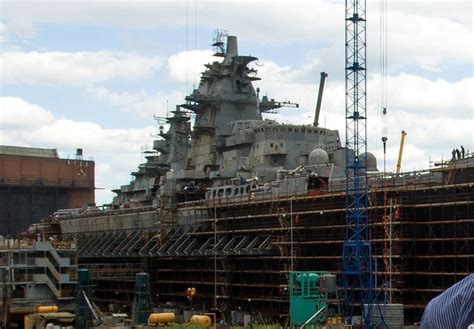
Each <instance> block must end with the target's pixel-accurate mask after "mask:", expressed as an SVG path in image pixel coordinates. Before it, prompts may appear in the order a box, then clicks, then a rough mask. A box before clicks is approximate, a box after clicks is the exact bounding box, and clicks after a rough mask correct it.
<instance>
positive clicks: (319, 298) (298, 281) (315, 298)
mask: <svg viewBox="0 0 474 329" xmlns="http://www.w3.org/2000/svg"><path fill="white" fill-rule="evenodd" d="M327 274H329V273H328V272H290V282H289V289H290V321H291V325H292V326H301V325H303V324H304V323H306V321H308V320H309V319H310V318H311V317H312V316H313V315H314V314H315V313H316V312H317V311H318V310H320V309H321V308H323V307H325V306H326V305H327V294H326V293H325V292H321V289H320V280H319V279H320V277H321V276H322V275H327ZM325 322H326V312H324V311H323V312H322V313H321V314H319V315H318V316H317V317H315V318H314V319H313V320H312V321H311V322H309V324H310V325H317V324H324V323H325Z"/></svg>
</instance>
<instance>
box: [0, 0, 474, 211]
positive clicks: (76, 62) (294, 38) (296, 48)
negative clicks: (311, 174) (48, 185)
mask: <svg viewBox="0 0 474 329" xmlns="http://www.w3.org/2000/svg"><path fill="white" fill-rule="evenodd" d="M384 7H385V8H386V11H383V10H382V8H384ZM384 12H385V15H384ZM473 16H474V8H473V2H472V1H470V0H467V1H462V0H459V1H457V0H445V1H433V0H404V1H387V0H380V1H375V0H369V1H367V63H368V64H367V75H368V82H367V102H368V109H367V117H368V119H367V126H368V128H367V131H368V150H369V151H370V152H372V153H374V154H376V156H377V158H378V166H379V169H380V168H382V166H383V160H382V159H383V153H382V143H381V137H382V136H383V135H386V136H387V137H388V142H387V154H386V158H387V168H388V170H389V171H393V170H394V167H395V163H396V160H397V157H398V149H399V143H400V132H401V130H405V131H406V132H407V137H406V142H405V148H404V154H403V162H402V170H407V171H408V170H410V171H411V170H420V169H425V168H428V167H429V166H432V165H433V163H434V162H435V161H440V160H442V159H444V160H446V159H449V158H450V157H451V151H452V149H453V148H460V146H461V145H463V146H464V148H465V149H466V150H469V151H472V152H474V133H473V131H474V130H473V128H472V127H473V126H474V124H473V121H474V120H473V118H474V100H473V97H474V96H473V95H474V79H473V70H474V69H473V68H474V63H473V51H474V50H473V49H474V41H473V40H474V38H473V18H472V17H473ZM384 17H385V18H384ZM381 26H385V28H383V29H381ZM215 29H224V30H227V31H228V33H229V35H235V36H237V37H238V40H239V52H240V54H242V55H252V56H255V57H258V58H259V60H258V61H257V62H256V63H254V64H252V65H253V67H254V68H256V69H257V70H258V75H259V77H261V78H262V80H261V81H258V82H257V83H255V87H259V88H260V90H261V94H262V95H268V96H269V97H271V98H275V99H276V100H280V101H291V102H296V103H299V104H300V108H298V109H293V108H289V109H282V110H281V111H280V112H279V113H278V114H267V115H265V117H267V118H269V119H274V120H278V121H280V122H285V123H294V124H311V123H312V121H313V115H314V107H315V104H316V98H317V91H318V85H319V78H320V72H321V71H325V72H327V73H328V75H329V76H328V78H327V80H326V84H325V90H324V96H323V102H322V110H321V115H320V122H321V125H322V126H324V127H326V128H330V129H338V130H339V131H340V134H341V136H342V140H343V141H344V136H345V133H344V130H345V120H344V111H345V109H344V99H345V98H344V1H342V0H331V1H315V0H313V1H278V0H274V1H270V0H265V1H264V0H254V1H230V0H214V1H212V0H207V1H201V0H174V1H117V0H115V1H106V0H103V1H66V0H64V1H59V0H55V1H42V0H36V1H31V2H29V1H3V0H2V1H0V50H1V52H0V128H1V129H0V144H6V145H17V146H29V147H43V148H57V149H58V151H59V153H60V156H61V157H64V158H67V157H71V158H72V157H74V153H75V149H76V148H83V150H84V157H85V158H86V159H93V160H94V161H95V164H96V187H97V188H98V189H97V190H96V201H97V203H98V204H103V203H109V202H110V201H111V199H112V197H113V195H114V194H113V193H112V192H111V191H110V190H111V189H113V188H117V187H119V186H120V185H124V184H127V183H128V182H129V181H130V180H131V176H130V172H131V171H133V170H135V169H136V167H137V166H138V164H139V163H140V162H141V161H143V159H144V157H143V153H142V152H143V151H144V150H146V149H150V147H151V145H152V142H153V140H154V139H156V138H157V137H156V134H157V133H158V126H159V122H157V121H156V120H155V119H154V116H156V117H164V116H166V114H167V113H168V111H170V110H173V109H174V107H175V105H176V104H182V103H183V99H184V96H185V95H186V94H187V93H189V92H191V91H192V89H193V86H197V84H198V82H199V80H198V79H199V74H200V72H201V71H203V70H204V66H203V65H204V64H205V63H208V62H210V61H213V60H215V58H213V57H212V54H213V51H212V47H211V44H212V38H213V32H214V30H215ZM381 31H386V33H381ZM381 40H382V41H383V40H385V42H386V52H384V51H382V49H385V48H384V47H381V44H383V43H384V42H381ZM381 58H384V59H386V66H383V65H381ZM381 67H384V68H386V70H384V71H385V72H386V74H385V75H383V74H381ZM382 77H385V79H382ZM381 81H385V83H384V84H383V85H384V86H385V87H386V88H382V87H381V86H382V83H381ZM384 90H385V91H384ZM383 105H386V106H387V109H388V114H387V115H386V117H384V118H383V115H382V107H383Z"/></svg>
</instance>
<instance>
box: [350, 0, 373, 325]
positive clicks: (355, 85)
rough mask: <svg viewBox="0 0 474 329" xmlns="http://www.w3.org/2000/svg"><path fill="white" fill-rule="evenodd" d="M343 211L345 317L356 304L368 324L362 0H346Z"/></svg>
mask: <svg viewBox="0 0 474 329" xmlns="http://www.w3.org/2000/svg"><path fill="white" fill-rule="evenodd" d="M345 5H346V16H345V22H346V29H345V58H346V60H345V73H346V78H345V85H346V113H345V114H346V215H345V231H344V244H343V284H344V316H345V319H346V323H348V324H350V323H351V322H352V316H353V312H354V304H356V303H357V302H359V303H360V308H361V311H362V312H361V313H362V317H363V319H364V321H365V324H366V327H367V328H370V327H371V326H372V323H371V322H372V303H373V274H372V250H371V244H370V240H369V226H368V211H367V208H368V176H367V161H366V160H367V156H366V154H367V130H366V127H367V115H366V109H367V93H366V89H367V80H366V73H367V67H366V1H365V0H346V2H345Z"/></svg>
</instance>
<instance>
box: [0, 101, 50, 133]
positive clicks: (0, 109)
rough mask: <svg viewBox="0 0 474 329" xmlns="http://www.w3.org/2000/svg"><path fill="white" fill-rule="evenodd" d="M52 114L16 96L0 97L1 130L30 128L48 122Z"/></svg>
mask: <svg viewBox="0 0 474 329" xmlns="http://www.w3.org/2000/svg"><path fill="white" fill-rule="evenodd" d="M53 121H54V117H53V114H52V113H51V112H49V111H46V110H45V109H44V108H42V107H41V106H38V105H35V104H31V103H28V102H26V101H25V100H23V99H21V98H18V97H1V98H0V123H1V127H2V130H7V129H20V128H22V129H32V128H37V127H41V126H43V125H46V124H50V123H52V122H53Z"/></svg>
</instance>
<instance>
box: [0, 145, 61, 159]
mask: <svg viewBox="0 0 474 329" xmlns="http://www.w3.org/2000/svg"><path fill="white" fill-rule="evenodd" d="M0 154H4V155H19V156H29V157H38V158H53V159H59V155H58V150H57V149H42V148H37V147H22V146H9V145H0Z"/></svg>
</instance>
